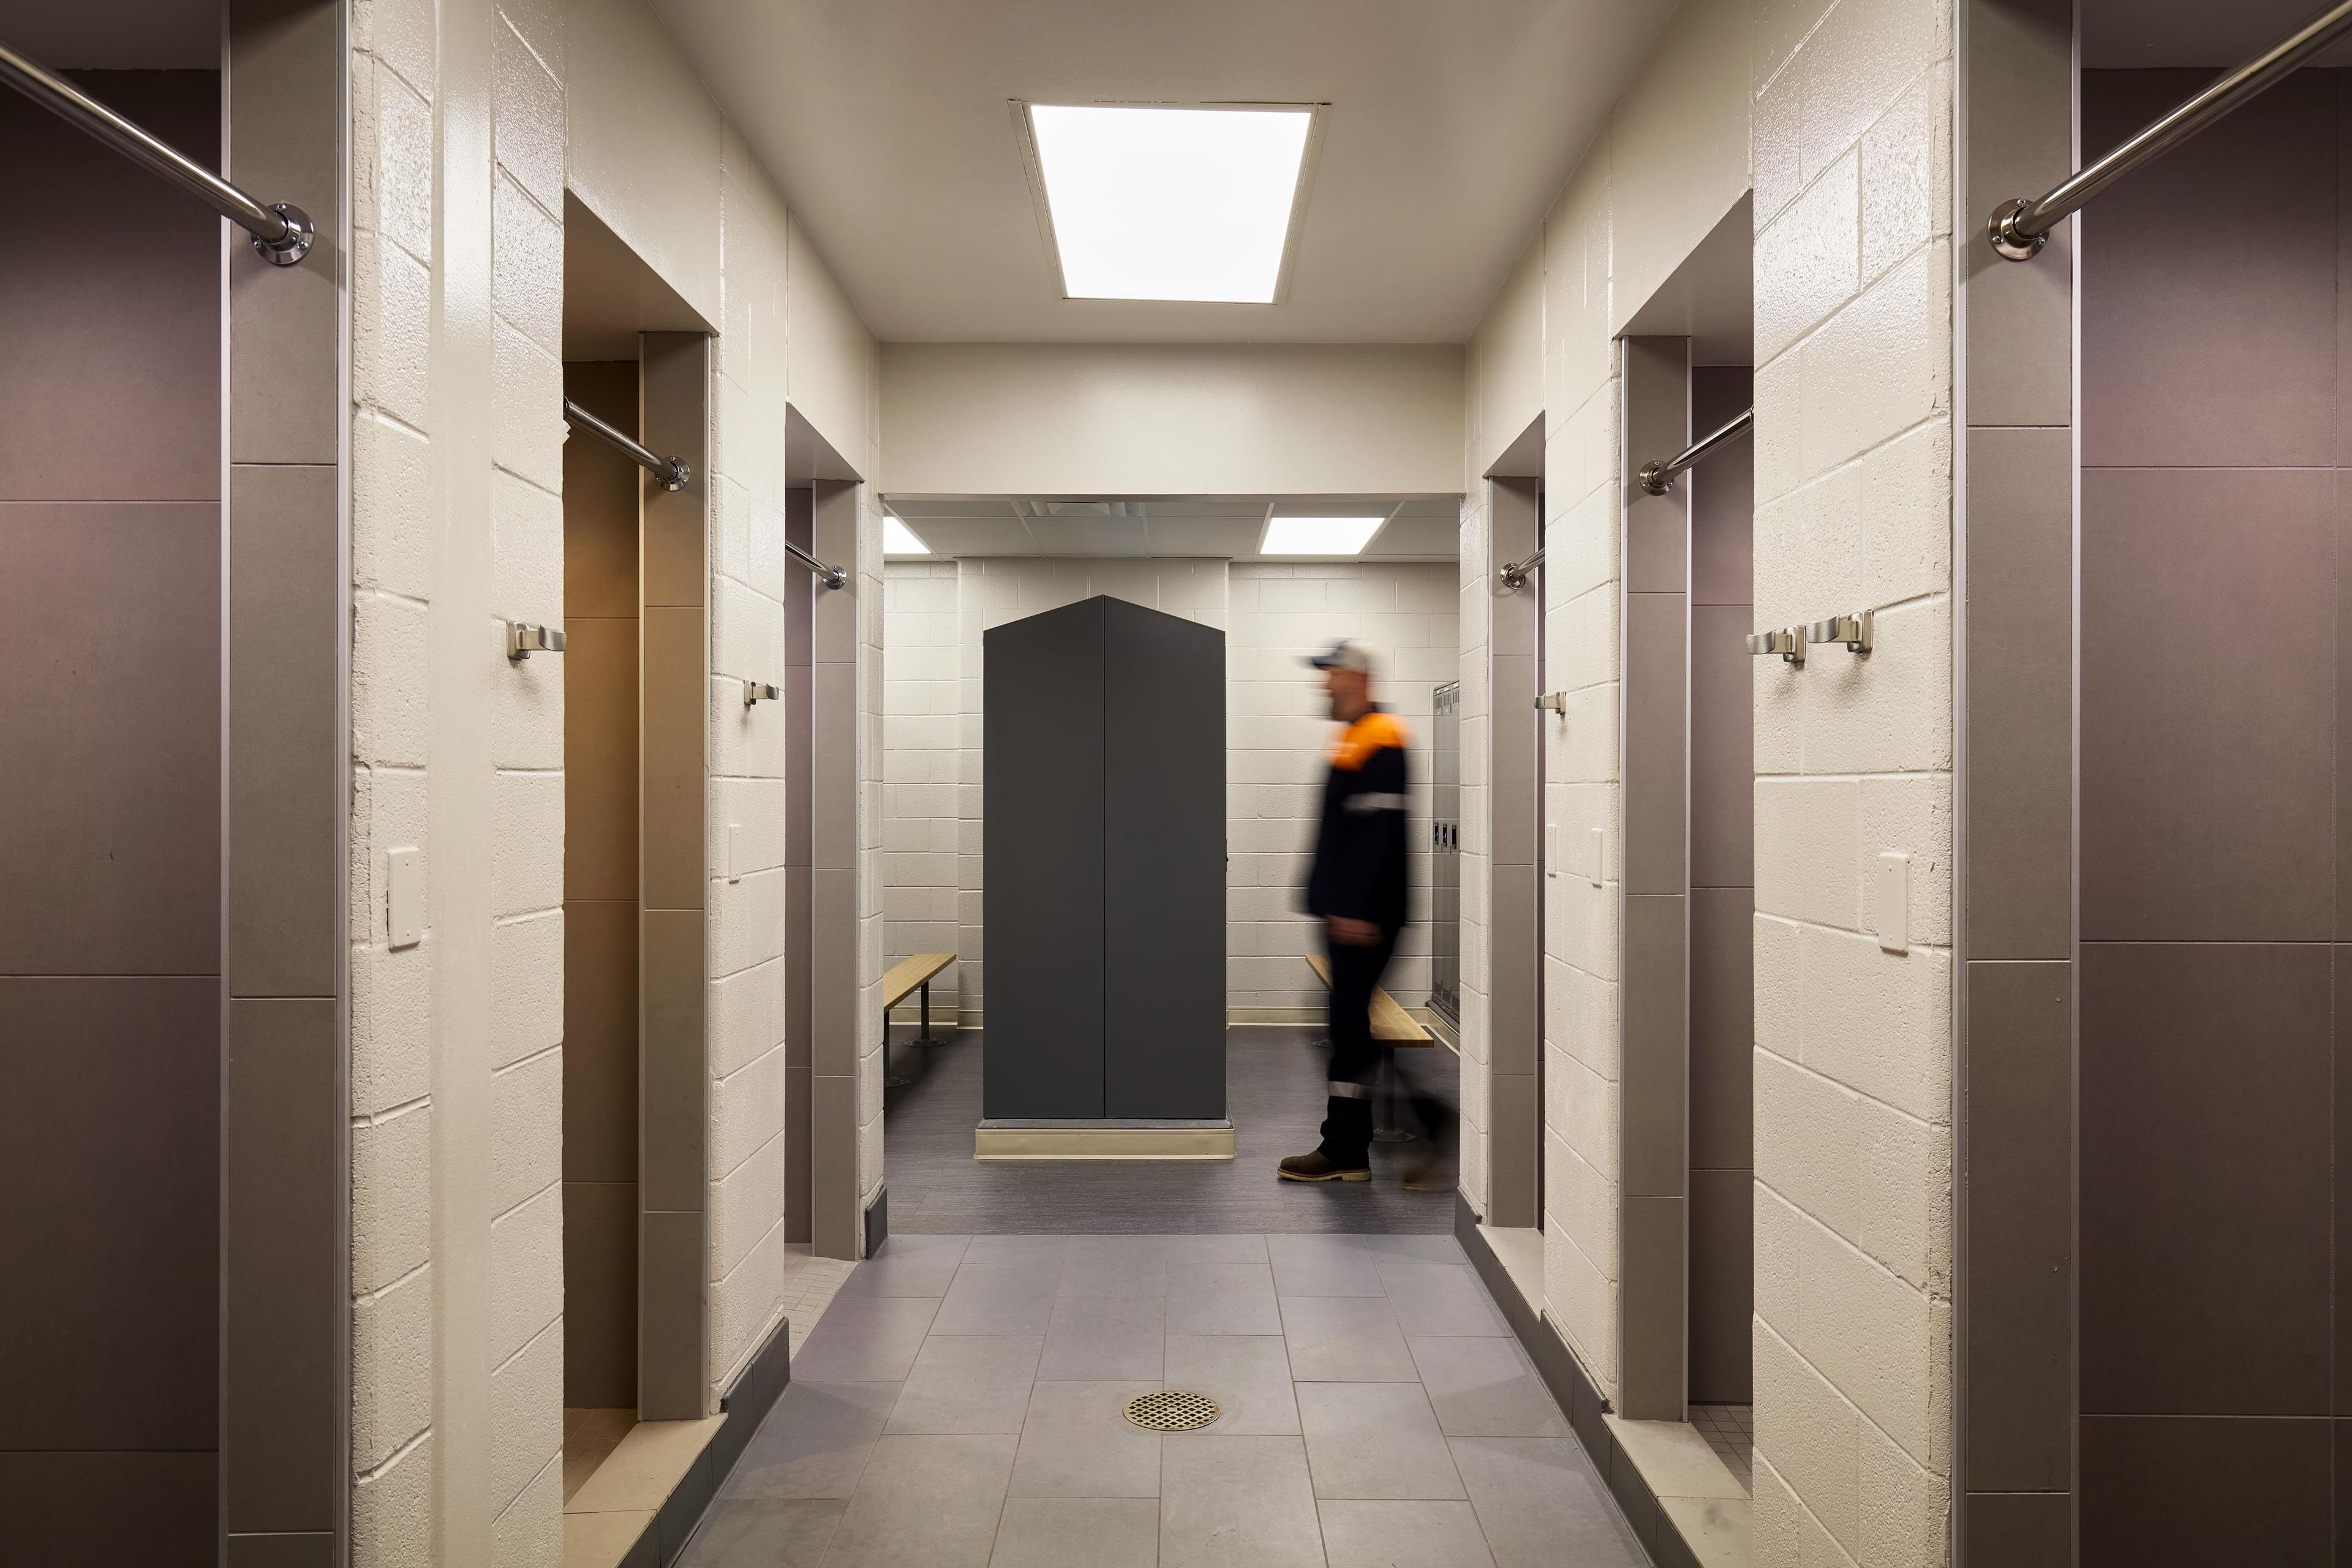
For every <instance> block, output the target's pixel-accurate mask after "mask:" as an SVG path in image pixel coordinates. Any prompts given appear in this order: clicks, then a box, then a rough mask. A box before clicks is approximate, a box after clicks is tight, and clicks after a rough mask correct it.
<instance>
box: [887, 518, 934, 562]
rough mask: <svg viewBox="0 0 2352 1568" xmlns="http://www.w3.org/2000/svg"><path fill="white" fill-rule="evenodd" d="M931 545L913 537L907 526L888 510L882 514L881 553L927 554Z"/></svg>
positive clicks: (911, 530)
mask: <svg viewBox="0 0 2352 1568" xmlns="http://www.w3.org/2000/svg"><path fill="white" fill-rule="evenodd" d="M930 552H931V547H930V546H929V545H928V544H926V543H924V542H922V541H921V540H919V539H918V538H916V537H915V531H914V530H913V529H911V528H908V526H907V525H906V524H905V523H904V522H902V521H899V520H898V518H896V517H893V516H891V515H890V514H889V513H888V512H884V513H883V514H882V553H883V554H885V555H929V553H930Z"/></svg>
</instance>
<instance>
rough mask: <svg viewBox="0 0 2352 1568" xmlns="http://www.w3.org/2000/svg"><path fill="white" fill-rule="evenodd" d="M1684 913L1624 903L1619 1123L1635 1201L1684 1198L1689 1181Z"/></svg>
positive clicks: (1681, 904)
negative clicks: (1622, 1038)
mask: <svg viewBox="0 0 2352 1568" xmlns="http://www.w3.org/2000/svg"><path fill="white" fill-rule="evenodd" d="M1686 933H1687V914H1686V905H1685V900H1683V899H1681V898H1680V897H1674V896H1668V895H1664V894H1657V893H1643V894H1633V895H1629V896H1628V897H1627V898H1626V900H1625V926H1624V944H1625V945H1624V966H1625V980H1624V989H1623V1002H1622V1006H1623V1009H1624V1031H1625V1061H1624V1079H1623V1082H1622V1086H1621V1088H1620V1090H1619V1092H1620V1094H1621V1096H1622V1105H1621V1107H1620V1110H1619V1113H1618V1114H1619V1116H1620V1118H1621V1120H1622V1125H1623V1129H1624V1139H1625V1148H1624V1182H1625V1192H1626V1194H1628V1195H1629V1196H1642V1197H1668V1196H1680V1195H1681V1194H1682V1193H1683V1192H1684V1191H1685V1182H1686V1179H1687V1177H1688V1174H1689V1149H1690V1144H1689V1132H1688V1126H1687V1115H1688V1110H1687V1108H1688V1103H1689V1091H1690V1060H1689V1052H1690V1045H1689V1040H1690V1034H1689V1030H1690V1016H1689V1012H1688V1008H1689V1005H1690V975H1689V971H1688V967H1687V963H1688V953H1687V951H1686V949H1685V941H1686Z"/></svg>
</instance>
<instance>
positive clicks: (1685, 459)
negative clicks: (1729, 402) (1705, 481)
mask: <svg viewBox="0 0 2352 1568" xmlns="http://www.w3.org/2000/svg"><path fill="white" fill-rule="evenodd" d="M1755 423H1756V410H1755V409H1754V408H1752V407H1750V408H1747V409H1744V410H1742V411H1741V412H1739V413H1738V414H1736V415H1734V416H1732V417H1731V418H1730V419H1728V420H1727V421H1725V423H1724V425H1723V427H1722V428H1721V429H1718V430H1714V431H1711V432H1709V433H1708V434H1706V435H1705V436H1702V437H1699V438H1698V439H1697V440H1696V441H1694V442H1692V443H1691V444H1690V445H1689V446H1688V447H1684V448H1683V449H1682V450H1681V451H1679V452H1677V453H1675V455H1674V456H1673V457H1671V458H1661V459H1659V460H1657V461H1655V462H1649V463H1644V464H1643V465H1642V469H1641V472H1640V473H1638V474H1636V475H1635V476H1634V478H1636V479H1639V480H1641V482H1642V488H1643V489H1645V490H1647V491H1649V492H1650V494H1652V495H1654V496H1662V495H1664V494H1665V493H1666V492H1667V491H1668V490H1671V489H1674V488H1675V480H1676V479H1680V478H1681V477H1682V475H1683V473H1684V472H1685V470H1686V469H1688V468H1691V467H1692V466H1693V465H1694V464H1696V463H1697V462H1698V461H1699V459H1701V458H1706V457H1708V456H1710V455H1712V454H1713V453H1714V452H1715V450H1716V449H1717V447H1722V446H1724V445H1726V444H1727V443H1729V442H1732V441H1736V440H1738V438H1739V437H1742V436H1745V435H1747V434H1748V430H1749V428H1750V427H1752V426H1754V425H1755Z"/></svg>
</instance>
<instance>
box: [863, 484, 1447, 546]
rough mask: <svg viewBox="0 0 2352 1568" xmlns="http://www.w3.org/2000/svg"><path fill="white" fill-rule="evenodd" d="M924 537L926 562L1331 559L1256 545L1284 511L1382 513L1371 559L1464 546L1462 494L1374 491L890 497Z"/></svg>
mask: <svg viewBox="0 0 2352 1568" xmlns="http://www.w3.org/2000/svg"><path fill="white" fill-rule="evenodd" d="M884 504H885V505H886V506H887V508H888V509H889V510H892V511H894V512H897V513H898V516H899V518H900V519H901V520H902V521H905V523H906V524H907V526H908V528H911V529H913V530H914V531H915V535H916V537H917V538H919V539H920V540H921V541H922V542H924V543H926V544H928V545H929V546H930V547H931V554H930V556H929V557H924V556H919V555H906V556H892V557H891V558H890V559H892V560H894V561H898V560H904V561H920V560H925V559H933V560H936V559H940V558H943V557H949V556H959V555H1101V556H1125V557H1129V558H1136V559H1139V558H1142V557H1145V556H1161V557H1166V556H1206V557H1212V558H1215V559H1219V560H1229V561H1265V560H1283V561H1299V560H1308V559H1312V560H1318V561H1329V560H1333V559H1339V558H1336V557H1332V556H1328V555H1323V556H1313V557H1307V556H1297V555H1287V556H1264V555H1260V554H1259V553H1258V552H1257V546H1258V541H1259V540H1260V539H1261V538H1262V537H1264V535H1265V520H1266V518H1267V516H1268V515H1269V514H1271V513H1272V512H1273V511H1274V510H1276V508H1279V509H1280V510H1281V511H1282V512H1283V514H1284V515H1285V516H1286V517H1374V516H1385V517H1387V519H1388V521H1387V522H1386V523H1385V524H1383V525H1382V526H1381V531H1379V532H1378V533H1376V534H1374V535H1373V536H1372V538H1371V542H1370V543H1369V544H1367V545H1366V546H1365V547H1364V552H1363V554H1362V556H1361V557H1360V559H1362V560H1366V561H1451V560H1453V559H1454V554H1455V552H1456V550H1457V548H1458V546H1459V537H1460V529H1461V518H1462V502H1461V500H1460V498H1458V497H1455V496H1436V497H1427V496H1423V497H1414V498H1412V499H1409V500H1401V499H1399V498H1397V497H1395V496H1369V497H1361V498H1359V499H1357V500H1331V499H1330V498H1329V497H1328V496H1318V497H1317V498H1316V499H1315V500H1311V501H1295V500H1287V499H1286V498H1284V497H1280V496H1218V497H1215V498H1214V499H1211V500H1202V499H1198V498H1186V497H1181V496H1176V497H1170V496H1154V497H1150V498H1146V499H1143V500H1126V499H1122V500H1100V499H1097V500H1066V499H1052V500H1029V499H1026V498H1018V499H1016V498H1013V497H1006V496H979V497H960V498H959V497H951V498H948V499H945V500H941V499H937V498H925V499H922V500H910V499H907V498H903V497H897V496H893V497H888V498H886V500H885V501H884Z"/></svg>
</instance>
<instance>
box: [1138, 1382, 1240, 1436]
mask: <svg viewBox="0 0 2352 1568" xmlns="http://www.w3.org/2000/svg"><path fill="white" fill-rule="evenodd" d="M1125 1414H1126V1415H1127V1418H1128V1419H1129V1421H1132V1422H1134V1423H1135V1424H1136V1425H1137V1426H1140V1427H1142V1428H1143V1429H1144V1430H1145V1431H1147V1432H1197V1431H1199V1430H1200V1429H1201V1428H1202V1427H1203V1426H1208V1425H1209V1424H1210V1423H1211V1422H1213V1421H1214V1420H1215V1419H1216V1418H1217V1417H1218V1415H1221V1414H1222V1412H1220V1411H1219V1410H1218V1409H1217V1402H1216V1401H1215V1400H1213V1399H1212V1398H1210V1397H1209V1396H1208V1395H1207V1394H1191V1393H1187V1392H1186V1391H1185V1390H1183V1389H1181V1388H1162V1389H1160V1390H1158V1391H1157V1392H1155V1393H1151V1394H1137V1395H1136V1396H1135V1397H1134V1398H1132V1399H1130V1400H1129V1401H1128V1402H1127V1408H1126V1412H1125Z"/></svg>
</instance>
